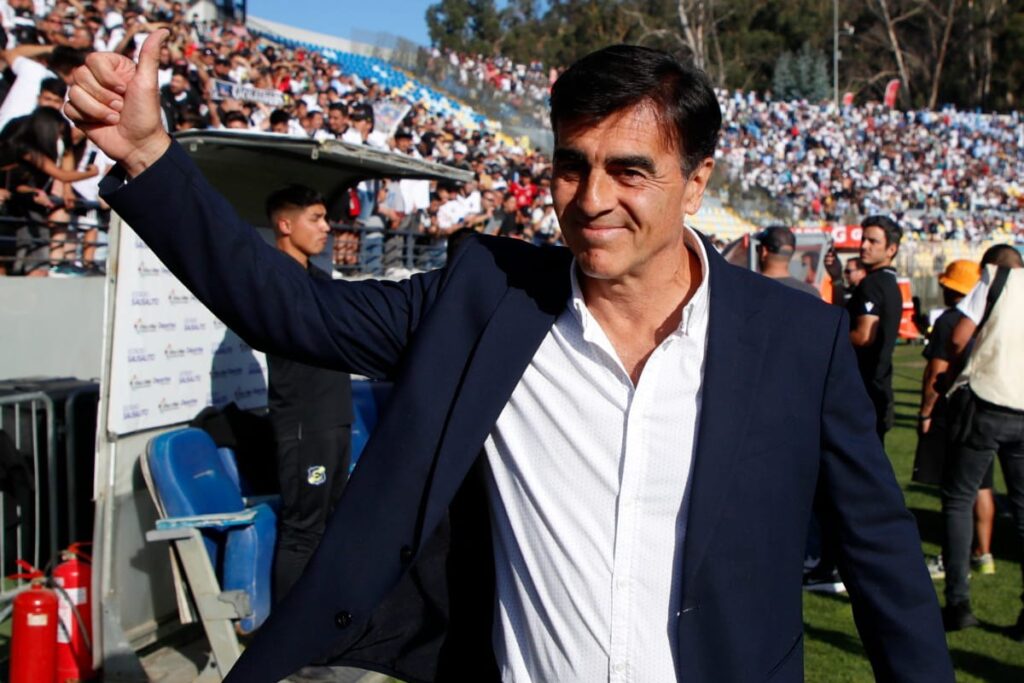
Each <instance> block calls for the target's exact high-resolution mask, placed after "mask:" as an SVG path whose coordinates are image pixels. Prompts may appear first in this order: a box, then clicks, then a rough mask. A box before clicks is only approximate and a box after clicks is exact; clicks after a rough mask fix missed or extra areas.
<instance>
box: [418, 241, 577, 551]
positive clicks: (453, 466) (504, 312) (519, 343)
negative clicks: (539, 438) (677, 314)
mask: <svg viewBox="0 0 1024 683" xmlns="http://www.w3.org/2000/svg"><path fill="white" fill-rule="evenodd" d="M570 263H571V255H570V254H569V251H568V250H567V249H557V250H556V249H550V250H546V254H545V258H544V259H543V260H542V261H541V263H540V268H539V269H536V270H531V271H530V272H524V273H510V281H509V288H508V290H507V291H506V293H505V296H504V297H503V298H502V301H501V303H500V304H499V305H498V309H497V310H496V311H495V313H494V315H493V316H492V317H491V319H490V321H489V322H488V323H487V327H486V328H485V329H484V331H483V333H482V334H481V335H480V338H479V341H478V343H477V345H476V347H475V349H474V350H473V353H472V356H471V357H470V360H469V362H468V363H467V364H466V370H465V373H464V375H463V377H462V379H461V384H460V386H459V390H458V393H457V398H456V400H455V402H454V404H453V405H452V408H451V413H450V415H449V418H448V420H447V423H446V425H445V429H444V433H443V434H442V437H441V447H440V452H439V455H438V458H437V460H436V461H435V464H434V471H433V472H432V473H431V479H430V490H429V493H428V496H429V497H428V502H427V506H426V510H425V514H424V518H423V521H422V525H421V527H420V529H421V532H425V533H426V534H427V535H429V534H430V532H431V531H432V530H433V528H434V527H435V525H436V524H437V522H438V521H439V520H440V518H441V516H442V515H443V514H444V512H445V510H446V509H447V507H448V504H449V503H450V501H451V499H452V496H453V495H454V494H455V491H456V490H457V489H458V487H459V486H460V485H461V483H462V481H463V479H464V477H465V476H466V473H467V472H468V471H469V469H470V467H471V466H472V465H473V462H474V461H475V460H476V459H477V457H478V455H479V453H480V448H481V447H482V445H483V443H484V441H485V440H486V438H487V435H488V433H489V432H490V431H491V429H492V428H493V427H494V423H495V422H496V421H497V419H498V416H499V415H500V414H501V411H502V410H503V409H504V408H505V405H506V404H507V403H508V400H509V397H510V396H511V395H512V392H513V390H514V389H515V387H516V385H517V384H518V383H519V380H520V378H521V377H522V375H523V372H524V371H525V370H526V366H527V365H529V363H530V360H531V359H532V358H533V356H534V354H535V353H536V352H537V347H539V346H540V344H541V342H542V341H543V340H544V337H545V336H546V335H547V333H548V331H549V330H550V329H551V326H552V325H553V324H554V322H555V319H556V318H557V317H558V315H559V314H560V313H561V312H562V311H563V310H564V309H565V305H566V301H567V300H568V298H569V294H570V291H571V287H570V280H569V265H570ZM421 537H422V536H421Z"/></svg>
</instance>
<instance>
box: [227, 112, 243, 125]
mask: <svg viewBox="0 0 1024 683" xmlns="http://www.w3.org/2000/svg"><path fill="white" fill-rule="evenodd" d="M235 121H241V122H242V123H244V124H245V125H246V126H248V125H249V117H247V116H246V115H245V114H243V113H242V112H240V111H229V112H227V113H226V114H224V125H225V126H226V125H228V124H229V123H234V122H235Z"/></svg>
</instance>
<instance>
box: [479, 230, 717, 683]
mask: <svg viewBox="0 0 1024 683" xmlns="http://www.w3.org/2000/svg"><path fill="white" fill-rule="evenodd" d="M686 242H687V244H688V246H689V247H690V249H692V250H693V251H695V252H696V253H697V254H698V255H699V256H700V261H701V264H702V268H701V270H702V274H703V277H702V282H701V284H700V286H699V288H698V289H697V291H696V293H695V294H694V296H693V298H692V299H691V301H690V302H688V303H687V305H686V306H685V307H684V309H683V315H682V321H681V323H680V325H679V328H678V329H676V330H675V331H674V332H673V333H671V334H670V335H669V336H668V337H667V338H666V339H665V340H664V341H663V342H662V343H661V344H660V345H659V346H658V347H657V348H656V349H655V350H654V352H653V353H652V354H651V356H650V358H649V359H648V360H647V363H646V365H645V367H644V369H643V373H642V375H641V377H640V380H639V381H638V383H637V385H636V386H634V385H633V382H632V381H631V379H630V377H629V373H628V372H627V371H626V369H625V367H623V365H622V362H621V361H620V360H619V357H618V355H617V354H616V352H615V349H614V348H613V347H612V345H611V343H610V342H609V341H608V338H607V336H606V335H605V333H604V331H603V330H602V329H601V326H600V325H599V324H598V322H597V320H595V319H594V318H593V316H591V315H590V313H589V311H588V310H587V307H586V304H585V303H584V300H583V296H582V294H581V292H580V288H579V283H578V281H577V278H576V274H575V263H574V264H573V268H572V275H571V277H572V299H571V300H570V301H569V302H568V304H569V305H568V306H567V307H566V309H565V310H564V311H563V312H562V314H561V315H559V317H558V319H557V321H556V322H555V324H554V325H553V326H552V328H551V330H550V332H548V334H547V336H546V337H545V339H544V340H543V342H542V343H541V345H540V347H539V349H538V350H537V353H536V355H534V357H533V359H532V361H531V362H530V365H529V366H528V367H527V369H526V372H525V373H524V374H523V377H522V379H521V380H520V381H519V384H518V385H517V386H516V388H515V390H514V391H513V392H512V396H511V398H510V399H509V402H508V404H507V405H506V406H505V408H504V410H503V411H502V413H501V415H500V417H499V418H498V421H497V423H496V424H495V427H494V430H493V432H492V433H491V434H490V436H489V437H488V438H487V441H486V443H485V446H484V448H485V452H486V455H487V462H488V469H489V472H490V476H489V477H488V493H489V497H490V501H491V524H492V531H493V536H494V555H495V568H496V578H497V591H496V601H497V609H496V612H495V623H494V631H493V643H494V648H495V653H496V655H497V659H498V666H499V668H500V670H501V676H502V680H503V681H505V682H506V683H511V682H514V683H524V682H526V681H533V682H536V683H541V682H545V681H557V682H558V683H572V682H574V681H578V682H580V683H593V682H594V681H609V682H616V683H618V682H625V681H655V682H659V683H660V682H663V681H674V680H675V679H676V666H675V661H674V658H675V654H676V652H675V651H676V647H675V645H676V642H675V641H676V637H675V633H676V621H677V618H678V610H679V598H680V595H679V589H680V580H681V567H682V553H683V547H684V543H683V541H684V539H685V535H686V513H687V503H688V500H689V495H688V485H687V483H688V481H689V478H690V472H691V464H692V461H693V453H694V449H695V447H696V425H697V421H698V417H699V414H700V402H701V387H702V378H703V372H704V357H705V344H706V340H707V323H708V275H707V272H708V271H707V255H706V254H705V252H704V246H703V244H702V243H701V241H700V239H699V238H698V237H697V236H696V235H695V234H694V233H693V232H692V231H691V230H690V229H689V228H686Z"/></svg>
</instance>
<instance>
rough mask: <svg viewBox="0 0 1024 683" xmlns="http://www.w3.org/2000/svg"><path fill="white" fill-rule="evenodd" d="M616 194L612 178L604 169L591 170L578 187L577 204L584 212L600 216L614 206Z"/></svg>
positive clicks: (588, 214)
mask: <svg viewBox="0 0 1024 683" xmlns="http://www.w3.org/2000/svg"><path fill="white" fill-rule="evenodd" d="M614 194H615V193H614V184H613V180H612V178H610V177H609V176H608V174H607V173H604V172H603V171H591V172H589V173H587V174H586V175H585V176H584V177H583V178H582V180H581V181H580V184H579V187H577V188H576V205H577V206H578V207H579V209H580V211H581V212H582V213H583V214H585V215H587V216H598V215H600V214H602V213H605V212H607V211H608V210H609V209H610V208H611V207H612V205H613V204H614Z"/></svg>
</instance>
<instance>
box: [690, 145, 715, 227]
mask: <svg viewBox="0 0 1024 683" xmlns="http://www.w3.org/2000/svg"><path fill="white" fill-rule="evenodd" d="M714 170H715V160H714V159H713V158H711V157H707V158H706V159H704V160H703V161H701V162H700V163H699V164H697V168H695V169H694V170H693V171H691V172H690V176H689V177H688V178H687V181H686V188H685V189H684V190H683V211H684V212H686V214H687V215H690V216H692V215H693V214H695V213H697V211H699V210H700V205H701V202H702V201H703V199H704V191H705V190H706V189H708V181H709V180H711V172H712V171H714Z"/></svg>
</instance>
